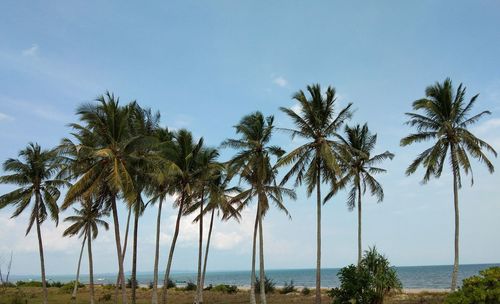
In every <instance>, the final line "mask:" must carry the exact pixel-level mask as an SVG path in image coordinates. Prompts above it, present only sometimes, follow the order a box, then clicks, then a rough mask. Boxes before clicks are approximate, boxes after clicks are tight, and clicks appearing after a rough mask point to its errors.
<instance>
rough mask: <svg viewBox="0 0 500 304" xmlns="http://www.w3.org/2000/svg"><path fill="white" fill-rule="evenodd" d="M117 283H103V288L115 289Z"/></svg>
mask: <svg viewBox="0 0 500 304" xmlns="http://www.w3.org/2000/svg"><path fill="white" fill-rule="evenodd" d="M115 286H116V285H115V284H104V285H102V288H104V289H106V290H112V289H113V290H114V289H115Z"/></svg>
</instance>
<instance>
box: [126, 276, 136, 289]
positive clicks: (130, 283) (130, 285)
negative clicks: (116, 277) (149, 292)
mask: <svg viewBox="0 0 500 304" xmlns="http://www.w3.org/2000/svg"><path fill="white" fill-rule="evenodd" d="M137 286H139V284H138V283H137V280H135V287H137ZM125 288H132V278H128V279H127V284H125Z"/></svg>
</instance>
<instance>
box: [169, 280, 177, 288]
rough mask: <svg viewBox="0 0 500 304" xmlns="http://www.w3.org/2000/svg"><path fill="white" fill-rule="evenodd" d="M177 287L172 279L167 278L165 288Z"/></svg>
mask: <svg viewBox="0 0 500 304" xmlns="http://www.w3.org/2000/svg"><path fill="white" fill-rule="evenodd" d="M176 287H177V284H175V282H174V281H172V279H168V282H167V289H170V288H176Z"/></svg>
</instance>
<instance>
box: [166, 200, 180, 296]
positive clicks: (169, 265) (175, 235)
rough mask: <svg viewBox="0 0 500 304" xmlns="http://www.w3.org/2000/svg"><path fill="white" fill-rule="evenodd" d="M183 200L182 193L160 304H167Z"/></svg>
mask: <svg viewBox="0 0 500 304" xmlns="http://www.w3.org/2000/svg"><path fill="white" fill-rule="evenodd" d="M184 199H185V194H184V192H183V193H182V197H181V204H180V205H179V212H178V213H177V220H176V222H175V231H174V237H173V238H172V244H171V245H170V252H169V254H168V262H167V270H166V271H165V278H164V280H163V294H162V301H161V302H162V304H166V303H167V290H168V288H167V286H168V280H169V279H170V268H171V267H172V259H173V257H174V250H175V244H176V242H177V237H178V236H179V228H180V224H181V216H182V211H183V209H184Z"/></svg>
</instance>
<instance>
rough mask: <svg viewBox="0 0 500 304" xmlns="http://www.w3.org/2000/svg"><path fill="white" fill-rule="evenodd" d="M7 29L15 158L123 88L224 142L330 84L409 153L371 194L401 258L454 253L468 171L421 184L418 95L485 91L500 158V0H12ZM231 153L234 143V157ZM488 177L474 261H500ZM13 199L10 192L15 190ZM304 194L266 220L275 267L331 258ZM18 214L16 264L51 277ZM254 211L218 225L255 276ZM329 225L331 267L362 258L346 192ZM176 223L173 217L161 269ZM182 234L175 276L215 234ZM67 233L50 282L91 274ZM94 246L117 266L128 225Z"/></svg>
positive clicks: (4, 104)
mask: <svg viewBox="0 0 500 304" xmlns="http://www.w3.org/2000/svg"><path fill="white" fill-rule="evenodd" d="M0 20H2V26H0V142H1V143H2V144H1V146H0V159H1V160H2V161H3V160H5V159H6V158H8V157H15V156H16V155H17V152H18V151H19V150H20V149H21V148H23V147H24V146H25V145H26V144H27V143H28V142H30V141H36V142H39V143H40V144H41V145H43V146H46V147H51V146H54V145H56V144H57V143H58V142H59V140H60V138H61V137H63V136H67V135H68V132H69V128H68V127H67V126H66V125H67V124H68V123H70V122H73V121H75V118H76V117H75V115H74V111H75V108H76V107H77V106H78V105H79V104H80V103H82V102H87V101H90V100H92V99H93V98H95V97H96V96H97V95H98V94H101V93H103V92H104V91H105V90H110V91H113V92H114V93H115V94H116V95H118V96H120V97H121V100H122V102H124V103H125V102H128V101H130V100H138V101H139V102H140V104H141V105H143V106H148V107H152V108H153V109H157V110H159V111H161V114H162V117H163V123H164V124H165V125H168V126H169V127H171V128H182V127H186V128H189V129H190V130H192V131H193V132H194V134H195V135H196V136H203V137H204V138H205V140H206V142H207V143H208V144H210V145H212V146H218V145H219V144H220V142H221V141H222V140H224V139H225V138H228V137H233V136H234V130H233V129H232V126H233V125H234V124H235V123H236V122H237V121H238V120H239V119H240V118H241V117H242V116H243V115H245V114H248V113H250V112H252V111H255V110H260V111H262V112H264V113H265V114H266V115H270V114H273V115H275V116H276V120H275V121H276V125H278V126H281V127H287V126H290V121H289V120H288V119H287V118H286V117H284V115H283V114H281V113H280V112H279V111H278V107H280V106H288V107H292V106H294V102H293V101H292V99H291V96H292V94H293V93H294V92H296V91H297V90H299V89H304V88H305V87H306V85H308V84H312V83H320V84H321V85H323V86H325V87H326V86H327V85H333V86H335V88H336V89H337V93H338V99H339V103H340V104H344V105H345V104H347V102H353V103H354V107H355V108H356V113H355V116H354V118H353V120H352V123H363V122H365V121H367V122H368V123H369V126H370V128H371V129H372V130H373V131H374V132H376V133H378V134H379V142H378V147H377V151H379V152H383V151H385V150H390V151H391V152H393V153H395V154H396V157H395V159H394V160H393V161H392V162H387V163H386V164H384V166H385V167H386V168H387V169H388V173H387V174H386V175H384V176H380V177H379V178H380V181H381V182H382V183H383V185H384V188H385V194H386V197H385V201H384V202H383V203H382V204H376V202H375V201H374V199H372V198H370V197H366V198H365V202H366V203H365V206H366V207H365V208H364V214H363V216H364V218H363V220H364V226H363V228H364V235H363V238H364V244H365V246H369V245H370V246H371V245H377V247H378V248H379V249H380V251H382V252H384V253H385V254H386V255H387V256H388V257H389V258H390V260H391V261H392V263H393V264H395V265H432V264H451V263H452V260H453V255H452V253H453V252H452V248H453V213H452V212H453V209H452V184H451V178H450V176H449V175H448V174H445V175H444V176H443V177H442V178H441V179H440V180H437V181H436V180H433V181H431V182H430V183H429V184H427V185H425V186H422V185H421V184H420V183H419V181H420V177H421V175H422V172H421V171H420V172H419V174H417V175H415V176H412V177H405V175H404V170H405V168H406V166H407V165H408V164H409V162H410V161H411V160H412V158H414V157H415V156H416V155H417V153H418V152H419V151H421V150H423V149H424V148H425V146H426V145H425V144H424V145H421V146H415V147H410V148H400V147H399V140H400V138H401V137H402V136H404V135H406V134H407V133H408V132H410V129H409V128H408V127H407V126H405V125H404V121H405V117H404V115H403V113H404V112H407V111H409V110H410V106H411V102H412V101H413V100H415V99H418V98H420V97H423V95H424V89H425V87H426V86H428V85H430V84H433V83H434V82H435V81H442V80H443V79H444V78H445V77H448V76H449V77H451V78H452V79H453V80H454V83H455V84H456V85H458V83H460V82H463V83H464V84H465V85H466V86H467V89H468V93H469V96H472V95H473V94H475V93H481V95H480V97H479V102H478V103H477V107H476V111H481V110H484V109H490V110H491V111H492V112H493V114H492V115H491V116H489V117H488V118H487V119H485V120H483V121H482V122H481V123H480V124H478V125H477V126H476V127H475V128H474V131H475V132H476V133H477V135H478V136H481V137H482V138H484V139H486V140H488V141H490V142H491V143H492V145H493V146H494V147H496V148H497V150H500V135H499V134H500V133H499V131H500V69H499V67H500V57H499V54H500V3H499V2H498V1H483V0H481V1H439V2H438V1H370V2H366V1H307V2H306V1H273V3H269V2H268V1H248V2H243V1H211V2H206V1H169V2H168V3H164V2H160V1H158V2H157V3H153V2H148V3H135V2H132V1H130V2H124V1H106V2H102V1H85V2H81V3H74V2H72V3H70V2H67V1H51V2H50V3H49V2H43V3H42V2H39V3H30V5H27V4H25V3H22V2H19V1H3V2H2V4H0ZM274 143H275V144H279V145H282V146H283V147H284V148H285V149H286V150H290V149H292V148H293V147H295V146H296V145H298V144H299V143H300V142H299V141H291V140H290V139H289V138H288V137H287V136H286V135H285V134H280V133H278V134H276V135H275V137H274ZM230 155H231V151H223V152H222V157H221V159H227V158H228V157H230ZM494 164H495V165H496V166H497V167H500V163H499V161H498V160H497V159H495V160H494ZM474 167H475V171H474V174H475V180H476V184H475V185H474V186H473V187H472V188H471V187H470V186H469V185H468V184H466V185H465V186H464V188H463V190H462V191H461V192H460V199H461V201H460V207H461V210H460V211H461V262H462V263H487V262H500V261H499V257H500V242H498V238H499V235H498V231H500V221H498V215H499V214H500V202H499V200H498V197H500V190H499V187H498V184H499V181H500V179H499V175H498V173H495V174H493V175H490V174H488V173H487V172H486V170H485V169H484V168H482V167H481V166H480V165H479V164H477V163H475V164H474ZM10 189H12V188H11V187H10V186H5V185H0V193H5V192H6V191H9V190H10ZM297 191H298V194H299V197H298V199H297V201H295V202H293V201H290V202H287V205H288V208H289V211H290V212H291V215H292V217H293V219H292V220H291V221H290V220H288V218H287V217H286V216H284V215H283V214H280V213H279V212H277V211H271V212H270V213H269V215H268V216H267V217H266V219H265V223H264V225H265V241H266V247H265V250H266V264H267V267H268V268H312V267H314V265H315V249H314V248H315V234H314V233H315V209H314V203H313V198H307V197H306V195H305V194H304V190H303V189H297ZM10 211H11V210H1V211H0V225H1V226H2V227H3V228H2V229H1V230H0V257H1V256H3V257H5V258H7V256H8V254H9V252H10V250H13V251H14V253H15V254H14V266H13V272H14V273H17V274H32V273H37V272H38V271H39V259H38V252H37V245H36V242H35V234H32V235H30V236H28V237H24V231H25V228H26V225H27V220H26V217H25V216H22V217H19V218H17V219H15V220H10V219H9V216H10ZM121 211H122V212H121V216H122V217H121V223H122V227H123V226H124V224H125V212H124V211H123V210H121ZM254 212H255V210H254V209H249V210H247V211H246V213H245V216H246V220H244V221H243V223H242V224H240V225H237V224H235V223H217V224H216V227H215V231H214V233H215V235H214V247H213V250H212V251H211V255H210V258H209V260H210V261H209V266H208V268H209V269H212V270H215V269H218V270H220V269H223V270H224V269H249V268H250V262H251V256H250V252H251V228H252V223H251V222H252V220H251V218H252V217H253V214H254ZM155 213H156V208H150V210H148V211H146V213H145V215H144V217H143V218H142V219H141V226H140V240H139V248H140V251H139V270H140V271H149V270H151V269H152V265H153V259H152V256H153V252H154V251H153V249H154V243H153V240H154V218H155ZM65 215H69V213H65V214H63V215H62V216H61V217H64V216H65ZM323 215H324V218H323V231H324V233H323V244H324V246H323V265H324V266H325V267H339V266H344V265H346V264H348V263H352V262H354V261H355V260H356V252H357V251H356V214H355V213H354V212H349V211H348V210H347V208H346V205H345V194H340V195H338V196H337V197H335V198H334V199H333V200H332V201H330V202H329V203H328V204H327V205H326V206H325V208H324V211H323ZM174 217H175V210H173V209H172V208H171V207H167V208H166V212H165V213H164V214H163V223H164V225H163V227H162V229H163V234H162V246H161V257H162V259H161V261H160V262H161V264H160V265H165V262H166V256H167V250H168V246H169V241H170V237H171V234H172V227H173V221H174ZM182 225H183V227H184V228H183V230H182V232H181V237H180V242H179V246H178V249H177V251H176V255H175V259H174V266H173V267H174V269H177V270H186V269H187V270H193V269H195V267H196V265H195V261H196V259H195V257H196V238H197V235H196V231H197V230H196V227H194V226H192V225H190V223H189V219H186V220H184V222H183V223H182ZM64 227H65V226H64V224H60V225H59V227H58V228H55V226H54V224H53V223H51V222H46V223H45V224H44V225H43V232H42V233H43V234H44V236H45V238H46V242H45V246H46V264H47V265H46V268H47V272H48V273H49V274H66V273H72V272H73V271H74V268H75V264H76V259H77V254H78V250H79V241H78V240H76V239H63V238H62V237H61V231H62V230H63V229H64ZM94 252H95V256H94V263H95V271H96V272H98V273H99V272H112V271H115V269H116V261H115V257H114V253H115V249H114V243H113V235H112V233H111V231H110V232H107V233H105V232H103V233H101V236H100V237H99V239H98V240H97V241H96V246H94ZM129 257H130V255H129V256H128V258H129ZM129 265H130V263H129V261H128V259H127V266H126V269H130V266H129ZM83 267H84V268H83V269H86V267H87V266H83ZM161 268H163V267H161Z"/></svg>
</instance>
